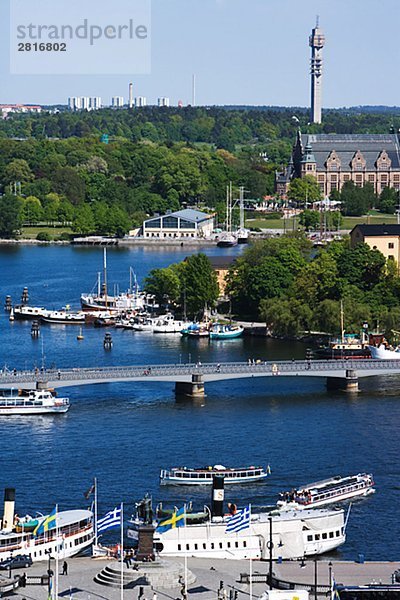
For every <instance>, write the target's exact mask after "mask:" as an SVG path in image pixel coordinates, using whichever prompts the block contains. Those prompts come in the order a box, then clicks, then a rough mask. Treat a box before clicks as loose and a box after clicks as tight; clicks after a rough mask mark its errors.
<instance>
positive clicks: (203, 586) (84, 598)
mask: <svg viewBox="0 0 400 600" xmlns="http://www.w3.org/2000/svg"><path fill="white" fill-rule="evenodd" d="M172 562H176V561H174V560H173V559H171V563H172ZM315 563H316V564H317V597H318V598H320V599H322V598H329V577H330V576H331V577H332V579H333V578H334V580H335V581H336V582H337V583H338V584H339V583H343V584H345V585H369V584H371V583H374V582H375V583H378V584H379V582H381V583H382V584H387V585H390V584H391V583H392V575H393V573H394V572H395V571H396V570H397V569H399V568H400V563H399V562H366V563H363V564H360V563H356V562H351V561H347V562H343V561H332V562H329V561H328V560H324V561H321V560H318V561H314V560H307V561H306V562H305V563H302V562H300V561H290V562H285V563H283V564H281V565H278V564H275V563H274V565H273V573H274V577H275V578H279V579H280V580H282V581H283V580H287V581H295V582H297V583H298V587H297V589H308V590H311V593H310V599H312V598H315V594H314V588H313V585H314V577H315ZM108 564H110V559H93V558H87V557H75V558H70V559H68V575H64V576H63V575H61V574H60V576H59V597H61V598H70V599H73V600H88V599H89V598H90V599H92V600H94V599H101V600H120V599H121V590H120V588H119V587H118V586H117V587H105V586H102V585H99V584H98V583H96V582H95V577H96V576H97V575H98V573H99V572H100V571H101V570H102V569H103V568H104V567H105V566H106V565H108ZM114 564H115V567H117V566H118V564H119V563H118V562H117V561H115V563H114ZM61 567H62V563H60V570H61ZM252 567H253V568H252V571H253V578H252V579H253V585H252V596H253V598H258V597H259V596H261V594H262V593H263V592H265V591H266V590H268V589H269V585H268V584H267V573H268V568H269V565H268V562H260V561H253V565H252ZM52 568H53V569H54V561H53V563H52ZM188 569H189V571H190V572H191V573H193V574H194V576H195V578H196V580H195V582H194V583H191V584H190V585H188V598H190V599H191V600H217V598H218V597H221V593H220V594H218V590H219V589H220V587H221V583H222V585H223V590H225V591H226V597H227V598H230V597H236V598H237V600H250V582H249V579H246V575H247V574H248V573H249V561H247V560H232V561H230V560H221V559H213V560H210V559H200V558H189V559H188ZM46 571H47V563H46V562H43V563H34V564H33V565H32V567H30V568H29V569H26V575H27V580H28V585H27V587H26V588H20V589H18V590H17V591H16V592H14V593H13V594H12V596H10V597H11V598H14V599H15V600H23V599H25V600H43V598H44V597H45V594H46V590H47V588H46V586H43V585H39V584H38V582H39V581H40V576H42V575H46ZM13 574H15V572H14V573H13ZM21 575H22V573H21ZM31 578H32V581H35V580H36V581H35V583H36V585H30V584H29V580H30V579H31ZM141 586H142V587H143V592H144V596H143V600H144V599H146V600H152V598H153V594H154V593H155V594H156V595H157V598H158V600H173V599H175V598H181V587H180V586H179V587H178V588H174V589H171V588H166V587H165V588H164V587H161V585H160V586H157V587H156V586H154V587H150V586H148V585H143V582H141V583H138V584H137V585H132V583H129V584H128V586H126V587H125V589H124V597H125V598H132V599H133V600H136V599H137V598H138V596H139V591H140V587H141ZM281 589H282V588H281ZM327 592H328V593H327ZM235 593H236V594H235ZM392 597H393V596H392Z"/></svg>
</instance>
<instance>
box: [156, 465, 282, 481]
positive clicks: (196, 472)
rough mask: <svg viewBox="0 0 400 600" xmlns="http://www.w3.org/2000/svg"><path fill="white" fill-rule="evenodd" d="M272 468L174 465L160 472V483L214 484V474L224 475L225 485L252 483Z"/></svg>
mask: <svg viewBox="0 0 400 600" xmlns="http://www.w3.org/2000/svg"><path fill="white" fill-rule="evenodd" d="M270 472H271V470H270V468H269V466H268V467H266V468H264V467H253V466H251V467H245V468H239V469H229V468H226V467H224V466H223V465H215V466H213V467H204V468H200V469H189V468H187V467H173V468H172V469H169V470H167V469H162V470H161V473H160V483H161V484H163V485H165V484H174V485H212V483H213V477H214V475H223V476H224V477H225V485H226V484H231V483H238V484H243V483H252V482H255V481H262V480H263V479H266V478H267V477H268V475H269V474H270Z"/></svg>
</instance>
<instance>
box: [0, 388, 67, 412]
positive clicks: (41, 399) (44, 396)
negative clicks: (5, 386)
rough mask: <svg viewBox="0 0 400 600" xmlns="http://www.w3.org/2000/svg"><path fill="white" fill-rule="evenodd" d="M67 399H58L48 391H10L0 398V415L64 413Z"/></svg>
mask: <svg viewBox="0 0 400 600" xmlns="http://www.w3.org/2000/svg"><path fill="white" fill-rule="evenodd" d="M69 407H70V403H69V399H68V398H58V397H57V396H56V395H55V394H53V393H52V392H50V391H49V390H18V391H16V390H11V391H10V392H9V393H7V392H4V393H2V395H1V396H0V415H1V416H4V415H53V414H57V413H66V412H67V411H68V410H69Z"/></svg>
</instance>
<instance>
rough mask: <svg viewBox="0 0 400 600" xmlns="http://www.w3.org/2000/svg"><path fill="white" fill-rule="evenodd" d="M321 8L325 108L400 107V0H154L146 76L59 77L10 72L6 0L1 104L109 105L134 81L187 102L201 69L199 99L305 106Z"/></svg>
mask: <svg viewBox="0 0 400 600" xmlns="http://www.w3.org/2000/svg"><path fill="white" fill-rule="evenodd" d="M9 1H10V2H16V1H18V0H9ZM58 1H61V0H53V5H57V2H58ZM121 1H122V0H115V2H116V3H117V5H118V4H119V2H121ZM31 2H32V3H35V2H37V3H38V6H40V3H41V0H31ZM70 3H71V4H74V3H76V4H77V5H84V3H85V0H70ZM97 4H98V5H99V7H102V8H104V7H107V6H108V7H111V9H112V6H113V2H111V1H110V0H98V1H97ZM60 12H61V11H60ZM317 14H319V16H320V23H321V27H322V29H323V31H324V33H325V35H326V39H327V41H326V47H325V49H324V59H325V63H324V83H323V105H324V106H329V107H340V106H350V105H359V104H386V105H395V104H396V105H400V78H399V75H398V73H399V62H400V60H399V59H400V50H399V48H400V45H399V33H398V30H399V22H400V18H399V17H400V1H399V0H381V1H380V2H376V0H353V1H350V0H152V25H151V38H152V68H151V73H150V74H149V75H135V74H132V75H130V74H128V73H127V74H126V75H62V76H61V75H51V76H48V75H47V76H44V75H11V74H10V69H9V7H8V0H1V4H0V77H1V79H0V81H1V84H0V103H5V102H25V103H41V104H54V103H66V101H67V98H68V96H75V95H78V96H86V95H90V96H101V97H102V98H103V102H104V103H106V104H108V103H109V102H110V98H111V96H113V95H122V96H124V97H125V98H126V97H127V94H128V83H129V81H130V80H132V81H133V83H134V86H135V95H143V96H146V97H147V98H148V102H149V103H152V102H155V101H156V99H157V97H159V96H169V97H170V98H171V102H172V103H173V104H176V103H177V102H178V100H182V101H183V102H184V103H188V102H190V98H191V78H192V73H196V76H197V102H198V104H253V105H260V104H272V105H301V106H308V104H309V88H310V85H309V58H310V49H309V47H308V36H309V34H310V31H311V28H312V27H313V26H314V23H315V18H316V15H317ZM61 17H65V15H64V14H60V18H61ZM64 20H65V18H64ZM116 60H118V56H116Z"/></svg>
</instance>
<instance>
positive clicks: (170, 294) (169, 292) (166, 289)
mask: <svg viewBox="0 0 400 600" xmlns="http://www.w3.org/2000/svg"><path fill="white" fill-rule="evenodd" d="M177 267H178V265H171V266H170V267H167V268H166V269H153V270H152V271H150V273H149V275H148V276H147V277H146V280H145V283H144V289H145V290H146V292H147V293H149V294H153V295H154V296H155V299H156V301H157V302H158V303H159V304H160V305H161V306H165V305H168V304H175V303H177V302H178V301H179V299H180V296H181V281H180V278H179V269H178V268H177Z"/></svg>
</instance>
